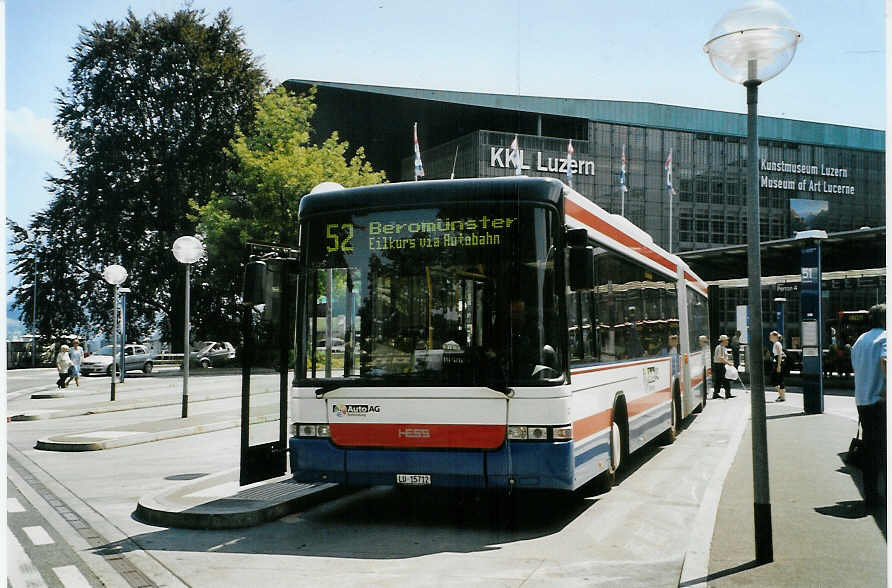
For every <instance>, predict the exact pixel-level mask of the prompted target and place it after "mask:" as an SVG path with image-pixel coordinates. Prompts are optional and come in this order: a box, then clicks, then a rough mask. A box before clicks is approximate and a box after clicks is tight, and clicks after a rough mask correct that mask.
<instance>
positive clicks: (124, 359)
mask: <svg viewBox="0 0 892 588" xmlns="http://www.w3.org/2000/svg"><path fill="white" fill-rule="evenodd" d="M125 290H126V288H125ZM118 292H119V293H120V294H121V299H120V300H119V301H118V306H119V307H120V311H121V375H120V376H118V384H123V383H124V372H126V371H127V369H126V368H127V363H126V362H127V356H126V354H125V350H126V349H127V313H126V312H125V310H124V309H125V308H126V306H127V292H121V291H120V290H119V291H118ZM117 310H118V309H116V310H115V311H116V312H117Z"/></svg>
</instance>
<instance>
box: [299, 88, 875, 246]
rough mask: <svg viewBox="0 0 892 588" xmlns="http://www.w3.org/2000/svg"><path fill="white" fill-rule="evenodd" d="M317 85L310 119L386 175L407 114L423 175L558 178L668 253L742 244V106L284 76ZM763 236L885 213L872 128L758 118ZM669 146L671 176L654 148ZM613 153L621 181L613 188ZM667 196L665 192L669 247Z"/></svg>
mask: <svg viewBox="0 0 892 588" xmlns="http://www.w3.org/2000/svg"><path fill="white" fill-rule="evenodd" d="M286 85H287V86H289V87H291V88H293V89H295V90H298V91H301V90H305V89H307V88H309V87H310V86H316V88H317V104H318V110H317V115H316V118H315V119H314V125H315V129H316V131H317V133H319V135H320V136H327V135H328V134H329V133H330V132H332V131H335V130H337V131H338V132H339V134H340V135H341V137H342V138H345V139H347V140H348V141H350V142H351V144H354V145H363V146H365V148H366V153H367V155H368V157H369V160H370V161H371V162H372V165H374V166H375V167H376V168H378V169H383V170H384V171H385V172H387V176H388V178H389V179H390V180H391V181H396V180H411V179H412V178H413V169H414V168H413V159H412V132H411V129H412V124H413V123H414V122H415V121H417V122H418V134H419V142H420V144H421V150H422V151H421V152H422V160H423V162H424V169H425V179H436V178H448V177H450V176H451V175H453V174H454V177H456V178H462V177H492V176H503V175H511V174H514V173H515V168H516V166H515V163H514V161H512V160H511V158H510V156H509V153H510V151H511V150H510V147H509V146H510V145H511V142H512V140H513V139H514V137H515V135H517V137H518V142H519V147H520V151H521V152H522V153H521V155H522V164H521V165H522V173H524V174H526V175H531V176H550V177H557V178H560V179H562V180H563V181H565V182H567V174H566V171H565V166H566V165H567V163H566V158H567V146H568V143H569V141H571V140H572V143H573V148H574V154H573V158H572V159H573V160H575V161H574V163H573V164H571V165H572V166H573V169H574V171H575V173H574V174H573V187H574V188H575V189H576V190H578V191H579V192H580V193H582V194H583V195H585V196H587V197H588V198H590V199H591V200H592V201H594V202H595V203H597V204H598V205H599V206H601V207H603V208H605V209H606V210H608V211H610V212H614V213H618V214H619V213H621V212H623V213H624V215H625V216H626V218H628V219H629V220H631V221H632V222H633V223H635V224H636V225H638V226H640V227H641V228H643V229H644V230H645V231H647V232H648V233H650V234H651V235H652V236H653V237H654V240H655V241H656V242H657V243H658V244H660V245H661V246H663V247H665V248H667V249H671V250H672V251H674V252H682V251H691V250H697V249H712V248H718V247H723V246H729V245H738V244H743V243H745V242H746V208H745V206H746V194H747V185H746V182H747V173H746V169H747V158H746V140H745V137H746V117H745V116H744V115H741V114H734V113H727V112H717V111H708V110H703V109H695V108H686V107H679V106H667V105H659V104H651V103H637V102H618V101H604V100H580V99H564V98H540V97H530V96H512V95H497V94H479V93H468V92H449V91H439V90H421V89H408V88H392V87H381V86H364V85H357V84H341V83H332V82H321V81H312V80H289V81H288V82H286ZM759 124H760V128H759V134H760V147H759V161H758V162H756V165H758V166H759V171H760V173H759V176H760V200H761V202H760V207H761V208H760V212H761V218H760V233H761V240H762V241H769V240H776V239H784V238H787V237H790V236H792V235H793V233H794V231H796V230H801V229H805V228H822V229H824V230H826V231H827V232H828V233H833V232H839V231H847V230H853V229H859V228H861V227H865V226H869V227H877V226H883V225H884V224H885V133H884V132H883V131H879V130H873V129H864V128H855V127H846V126H841V125H830V124H822V123H815V122H807V121H796V120H787V119H778V118H772V117H760V121H759ZM670 150H671V152H672V185H673V188H674V192H675V194H674V196H670V191H669V189H668V187H667V171H666V165H665V164H666V159H667V156H668V154H669V151H670ZM623 151H625V160H626V163H625V167H626V171H625V185H626V186H627V190H626V191H623V190H621V187H620V181H619V176H620V172H621V166H622V159H623ZM670 198H672V202H671V207H672V215H671V222H672V223H673V225H672V228H671V234H672V243H671V247H670V243H669V235H670V212H669V211H670Z"/></svg>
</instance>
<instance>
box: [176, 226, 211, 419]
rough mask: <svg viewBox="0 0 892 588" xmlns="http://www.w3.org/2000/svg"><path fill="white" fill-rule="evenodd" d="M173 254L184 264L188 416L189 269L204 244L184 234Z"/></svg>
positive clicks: (186, 404) (185, 402)
mask: <svg viewBox="0 0 892 588" xmlns="http://www.w3.org/2000/svg"><path fill="white" fill-rule="evenodd" d="M172 251H173V256H174V257H176V258H177V261H179V262H180V263H183V264H185V265H186V307H185V309H184V314H185V317H184V321H183V322H184V323H185V324H184V326H183V403H182V404H183V410H182V418H187V417H188V416H189V361H190V360H191V354H190V349H189V331H190V328H189V327H190V325H189V274H190V272H189V269H190V268H191V267H192V264H193V263H195V262H196V261H198V260H200V259H201V258H202V257H204V245H202V243H201V241H199V240H198V239H196V238H195V237H191V236H189V235H185V236H183V237H180V238H179V239H177V240H176V241H174V242H173V247H172Z"/></svg>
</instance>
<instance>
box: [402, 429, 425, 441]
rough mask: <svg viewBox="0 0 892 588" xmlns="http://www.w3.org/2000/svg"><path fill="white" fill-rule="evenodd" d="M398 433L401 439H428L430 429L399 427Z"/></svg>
mask: <svg viewBox="0 0 892 588" xmlns="http://www.w3.org/2000/svg"><path fill="white" fill-rule="evenodd" d="M398 435H399V437H400V438H402V439H430V438H431V431H430V429H400V430H399V432H398Z"/></svg>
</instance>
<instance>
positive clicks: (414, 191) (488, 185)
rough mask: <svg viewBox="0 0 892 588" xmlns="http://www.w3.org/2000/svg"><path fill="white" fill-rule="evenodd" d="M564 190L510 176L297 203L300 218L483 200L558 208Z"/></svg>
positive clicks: (351, 192) (381, 187)
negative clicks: (360, 206)
mask: <svg viewBox="0 0 892 588" xmlns="http://www.w3.org/2000/svg"><path fill="white" fill-rule="evenodd" d="M563 188H564V186H563V184H562V183H561V182H559V181H558V180H554V179H551V178H529V177H525V176H509V177H504V178H471V179H461V180H425V181H423V182H399V183H394V184H377V185H374V186H363V187H360V188H345V189H343V190H333V191H330V192H320V193H317V194H308V195H306V196H304V197H303V198H302V199H301V201H300V212H299V215H300V216H310V215H313V214H316V213H320V212H333V211H338V210H353V209H355V208H356V207H357V204H358V203H361V204H362V207H363V208H403V207H407V206H424V205H425V204H431V205H435V204H438V203H443V202H449V201H453V202H475V201H480V200H482V199H483V197H482V195H483V194H485V195H486V197H487V199H492V200H508V199H514V200H518V201H521V202H540V203H546V202H547V203H551V204H554V205H556V206H557V205H559V203H560V199H561V193H562V190H563Z"/></svg>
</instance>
